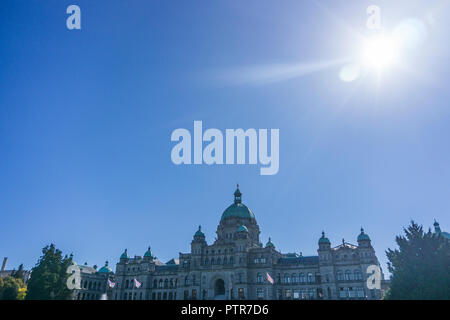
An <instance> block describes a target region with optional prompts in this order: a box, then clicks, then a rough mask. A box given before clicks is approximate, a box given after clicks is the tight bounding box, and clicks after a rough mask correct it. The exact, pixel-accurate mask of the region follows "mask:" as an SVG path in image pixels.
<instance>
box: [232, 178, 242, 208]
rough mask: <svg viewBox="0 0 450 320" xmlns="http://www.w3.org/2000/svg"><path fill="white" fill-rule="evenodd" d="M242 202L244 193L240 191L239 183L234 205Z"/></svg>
mask: <svg viewBox="0 0 450 320" xmlns="http://www.w3.org/2000/svg"><path fill="white" fill-rule="evenodd" d="M241 202H242V193H241V191H239V183H238V184H237V189H236V191H235V192H234V203H235V204H238V203H241Z"/></svg>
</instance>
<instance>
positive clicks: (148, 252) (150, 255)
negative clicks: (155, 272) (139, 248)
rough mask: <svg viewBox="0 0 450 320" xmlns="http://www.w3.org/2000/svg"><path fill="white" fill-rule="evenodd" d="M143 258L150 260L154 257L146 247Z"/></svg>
mask: <svg viewBox="0 0 450 320" xmlns="http://www.w3.org/2000/svg"><path fill="white" fill-rule="evenodd" d="M144 257H150V258H153V257H154V256H153V252H152V250H151V249H150V247H148V249H147V251H146V252H145V253H144Z"/></svg>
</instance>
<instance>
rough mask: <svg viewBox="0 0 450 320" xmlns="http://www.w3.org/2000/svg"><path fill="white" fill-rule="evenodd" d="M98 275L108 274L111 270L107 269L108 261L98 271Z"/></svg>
mask: <svg viewBox="0 0 450 320" xmlns="http://www.w3.org/2000/svg"><path fill="white" fill-rule="evenodd" d="M98 272H99V273H110V272H112V269H111V268H110V267H108V261H106V262H105V265H104V266H103V267H101V268H100V270H98Z"/></svg>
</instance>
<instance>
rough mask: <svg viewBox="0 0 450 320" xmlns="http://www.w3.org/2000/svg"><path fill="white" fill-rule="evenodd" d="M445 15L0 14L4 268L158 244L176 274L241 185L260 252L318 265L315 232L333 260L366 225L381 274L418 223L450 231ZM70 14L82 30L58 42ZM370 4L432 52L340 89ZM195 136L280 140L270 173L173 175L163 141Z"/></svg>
mask: <svg viewBox="0 0 450 320" xmlns="http://www.w3.org/2000/svg"><path fill="white" fill-rule="evenodd" d="M445 2H446V1H443V0H440V1H427V2H426V4H425V2H423V1H400V0H399V1H395V2H393V1H382V0H376V1H362V0H358V1H348V0H345V1H344V0H340V1H308V2H304V1H283V2H282V3H279V2H278V1H268V0H264V1H261V0H258V1H256V0H248V1H245V2H243V1H119V0H109V1H95V2H94V1H86V0H74V1H61V0H57V1H56V0H46V1H32V0H26V1H24V0H21V1H20V0H14V1H13V0H4V1H2V5H1V7H0V70H1V72H0V150H1V156H0V177H1V179H0V218H1V228H0V255H1V256H2V257H3V256H8V257H9V263H8V266H9V267H10V268H13V267H17V266H18V265H19V264H20V263H24V264H25V266H26V267H27V268H30V267H32V266H33V265H34V264H35V263H36V261H37V259H38V257H39V256H40V250H41V248H42V247H44V246H45V245H46V244H49V243H55V244H56V246H57V247H58V248H60V249H62V250H63V252H65V253H70V252H73V253H74V255H75V260H76V261H77V262H78V263H84V262H85V261H87V262H88V263H89V264H91V265H93V264H97V265H102V264H103V263H104V261H105V260H109V261H110V264H113V265H114V264H115V263H116V262H117V261H118V257H119V256H120V254H121V253H122V252H123V250H124V248H128V252H129V253H130V254H131V255H135V254H136V255H143V254H144V252H145V251H146V248H147V246H149V245H151V246H152V250H153V252H154V253H155V254H156V255H157V256H158V258H160V259H161V260H163V261H167V260H169V259H171V258H173V257H177V256H178V253H179V252H188V251H189V250H190V241H191V239H192V236H193V234H194V232H195V231H196V229H197V226H198V225H199V224H201V225H202V227H203V230H204V231H205V233H206V236H207V240H208V242H212V241H213V240H214V236H215V230H216V227H217V224H218V223H219V220H220V216H221V214H222V212H223V210H224V209H225V208H226V207H227V206H228V205H229V204H231V202H232V200H233V195H232V194H233V192H234V189H235V185H236V183H239V184H240V186H241V191H242V193H243V202H244V203H245V204H247V205H248V206H249V207H250V208H251V209H252V210H253V212H254V213H255V215H256V218H257V221H258V223H259V225H260V228H261V231H262V233H261V241H262V242H263V243H266V241H267V239H268V237H269V236H271V237H272V241H273V242H274V243H275V245H276V246H277V248H279V249H281V251H282V252H294V251H295V252H297V253H298V252H302V253H303V254H304V255H313V254H316V250H317V240H318V238H319V237H320V235H321V232H322V230H325V232H326V234H327V235H328V237H329V238H330V239H331V241H332V244H333V245H338V244H339V243H340V242H341V241H342V238H345V240H346V241H348V242H351V243H355V242H356V237H357V235H358V233H359V229H360V227H361V226H363V227H364V228H365V230H366V232H367V233H368V234H369V235H370V237H371V238H372V244H373V245H374V247H375V250H376V252H377V254H378V257H379V258H380V260H381V261H382V263H383V267H384V270H385V272H387V271H386V267H385V262H386V257H385V254H384V251H385V250H386V249H387V248H388V247H391V248H392V247H393V246H395V244H394V238H395V235H397V234H400V233H401V232H402V227H404V226H406V225H407V224H408V223H409V221H410V220H411V219H414V220H416V221H417V222H419V223H421V224H424V226H425V227H427V228H428V227H430V226H432V223H433V219H434V218H436V219H437V220H438V221H439V222H440V223H441V227H442V228H443V230H448V229H450V215H449V212H450V196H449V191H450V188H449V186H450V184H449V181H450V150H449V147H448V146H449V144H448V140H449V137H450V110H449V104H448V101H450V90H448V89H449V88H448V87H449V79H450V60H449V59H448V57H449V54H450V52H449V51H450V47H449V46H448V45H447V42H448V30H449V29H450V14H449V12H450V10H449V6H448V5H446V3H445ZM70 4H77V5H79V6H80V8H81V13H82V29H81V30H73V31H69V30H68V29H67V28H66V21H65V20H66V18H67V16H68V15H67V14H66V8H67V6H68V5H70ZM370 4H377V5H379V6H380V8H381V9H382V22H383V26H384V27H385V28H386V30H390V29H392V28H394V27H395V26H396V25H397V24H398V23H400V22H401V21H404V19H408V18H415V19H419V20H420V21H423V23H424V25H425V26H426V28H427V29H426V30H427V33H426V39H424V40H423V43H422V44H421V45H420V46H419V47H417V48H415V50H413V51H411V52H408V53H405V56H403V57H402V59H401V60H402V63H403V66H402V67H403V68H396V67H392V68H390V69H389V70H386V71H385V72H384V73H383V76H382V79H378V77H377V76H376V75H375V74H373V73H369V74H367V75H366V76H365V77H361V78H359V79H357V80H355V81H353V82H343V81H341V80H340V78H339V71H340V68H341V67H342V66H343V65H342V61H343V60H345V61H348V60H349V59H350V60H351V59H354V57H355V55H358V50H359V49H358V48H359V45H360V38H359V37H358V36H357V35H358V34H359V35H363V36H368V35H370V32H371V31H369V30H368V29H367V28H366V19H367V15H366V8H367V6H368V5H370ZM336 61H341V63H337V62H336ZM324 63H325V65H328V66H327V67H324V68H317V70H315V71H314V72H310V73H307V74H304V75H298V76H295V77H284V78H283V77H282V79H280V78H276V77H275V78H273V77H272V76H271V73H270V70H272V69H273V68H275V69H276V68H277V67H279V66H284V67H286V66H287V68H289V66H291V67H292V66H299V65H300V66H305V65H309V66H310V65H317V64H319V65H323V64H324ZM252 70H257V71H258V72H262V75H263V76H262V78H261V81H255V80H254V79H253V78H252V77H251V73H252ZM261 70H262V71H261ZM264 72H267V73H268V74H265V73H264ZM249 73H250V75H249ZM249 76H250V80H248V79H249ZM251 79H253V80H251ZM256 80H258V79H256ZM194 120H202V121H203V126H204V128H205V129H207V128H218V129H220V130H223V131H225V129H228V128H232V129H233V128H244V129H248V128H269V129H270V128H278V129H280V170H279V172H278V174H277V175H274V176H261V175H259V167H257V166H251V165H244V166H242V165H241V166H238V165H234V166H230V165H228V166H226V165H224V166H207V165H202V166H194V165H191V166H176V165H174V164H173V163H172V162H171V160H170V152H171V149H172V147H173V145H174V143H172V142H171V141H170V135H171V133H172V131H173V130H175V129H177V128H187V129H189V130H191V132H192V131H193V122H194Z"/></svg>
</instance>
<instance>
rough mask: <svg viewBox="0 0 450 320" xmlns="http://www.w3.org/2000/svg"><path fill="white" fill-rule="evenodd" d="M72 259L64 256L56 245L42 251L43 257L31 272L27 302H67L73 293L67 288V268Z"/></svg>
mask: <svg viewBox="0 0 450 320" xmlns="http://www.w3.org/2000/svg"><path fill="white" fill-rule="evenodd" d="M71 264H72V258H71V257H70V258H68V257H67V256H64V257H63V256H62V252H61V251H60V250H58V249H56V248H55V245H54V244H51V245H50V246H46V247H45V248H44V249H42V256H41V257H40V258H39V261H38V263H37V264H36V266H35V267H34V268H33V269H32V271H31V277H30V280H29V281H28V290H27V295H26V299H27V300H49V299H57V300H66V299H69V298H70V296H71V294H72V291H71V290H69V289H68V288H67V284H66V281H67V278H68V277H69V274H68V273H67V268H68V267H69V266H70V265H71Z"/></svg>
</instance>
